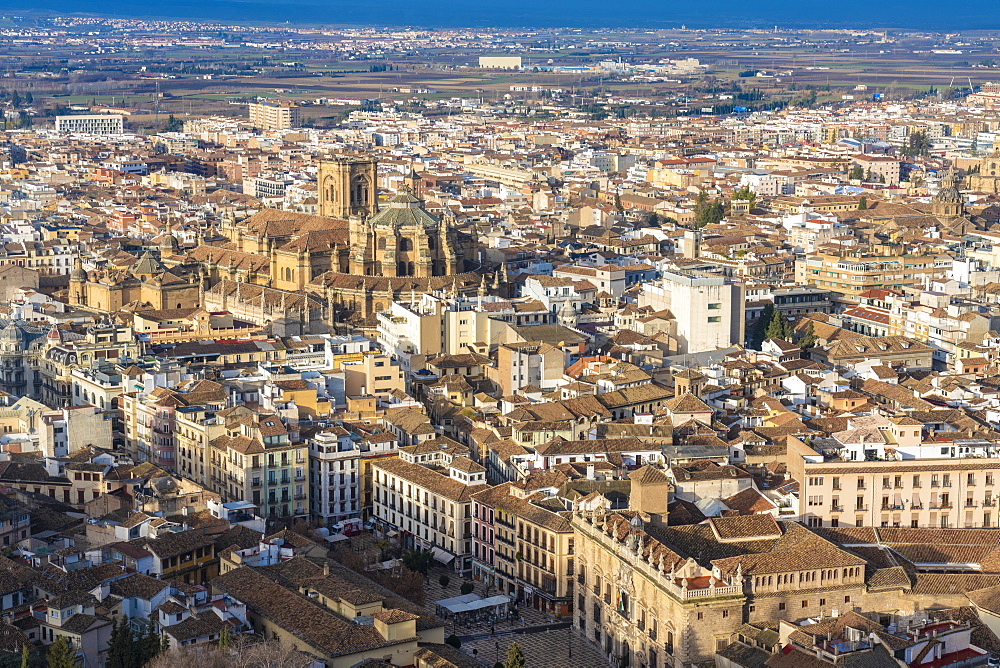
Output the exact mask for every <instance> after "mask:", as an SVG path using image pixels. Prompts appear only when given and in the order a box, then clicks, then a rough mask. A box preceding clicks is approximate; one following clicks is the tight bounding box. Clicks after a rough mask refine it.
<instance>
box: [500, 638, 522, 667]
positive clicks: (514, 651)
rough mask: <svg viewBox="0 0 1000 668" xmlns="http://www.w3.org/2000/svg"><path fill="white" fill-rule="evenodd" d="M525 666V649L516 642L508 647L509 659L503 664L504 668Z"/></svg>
mask: <svg viewBox="0 0 1000 668" xmlns="http://www.w3.org/2000/svg"><path fill="white" fill-rule="evenodd" d="M525 665H526V662H525V658H524V649H523V648H522V647H521V645H520V644H518V643H516V642H512V643H511V644H509V645H507V658H506V660H504V662H503V668H524V666H525Z"/></svg>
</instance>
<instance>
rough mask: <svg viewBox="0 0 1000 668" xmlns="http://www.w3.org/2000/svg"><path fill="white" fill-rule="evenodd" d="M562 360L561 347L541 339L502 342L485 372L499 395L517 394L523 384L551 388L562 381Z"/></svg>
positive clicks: (544, 388) (563, 358) (545, 388)
mask: <svg viewBox="0 0 1000 668" xmlns="http://www.w3.org/2000/svg"><path fill="white" fill-rule="evenodd" d="M564 360H565V355H564V354H563V351H562V350H561V349H559V348H557V347H556V346H552V345H549V344H548V343H545V342H543V341H528V342H525V343H505V344H502V345H500V346H499V347H498V348H497V364H496V366H495V367H489V368H488V369H487V375H488V376H490V377H491V378H492V380H494V381H496V383H497V384H498V385H499V386H500V387H501V389H502V390H503V391H502V394H503V395H509V394H517V393H518V391H520V389H521V388H522V387H525V386H527V385H534V386H535V387H540V388H542V389H543V390H552V389H555V388H556V387H558V386H559V385H560V384H562V383H563V371H564V368H565V365H564Z"/></svg>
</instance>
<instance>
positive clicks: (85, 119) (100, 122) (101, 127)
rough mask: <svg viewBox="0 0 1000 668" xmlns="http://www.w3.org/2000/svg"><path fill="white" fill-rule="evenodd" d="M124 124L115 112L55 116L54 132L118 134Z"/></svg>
mask: <svg viewBox="0 0 1000 668" xmlns="http://www.w3.org/2000/svg"><path fill="white" fill-rule="evenodd" d="M124 131H125V124H124V121H123V119H122V117H121V116H119V115H117V114H92V115H81V116H56V132H58V133H60V134H88V135H120V134H121V133H122V132H124Z"/></svg>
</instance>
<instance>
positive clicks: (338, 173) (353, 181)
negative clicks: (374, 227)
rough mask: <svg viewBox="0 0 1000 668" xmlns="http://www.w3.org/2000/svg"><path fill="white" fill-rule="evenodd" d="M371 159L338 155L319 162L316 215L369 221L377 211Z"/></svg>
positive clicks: (374, 179) (375, 186) (375, 176)
mask: <svg viewBox="0 0 1000 668" xmlns="http://www.w3.org/2000/svg"><path fill="white" fill-rule="evenodd" d="M376 166H377V165H376V162H375V159H374V158H363V157H354V156H341V157H337V158H331V159H329V160H322V161H320V163H319V177H318V179H317V180H318V189H319V213H320V215H321V216H329V217H331V218H349V217H350V216H359V217H362V218H368V217H370V216H373V215H375V214H376V213H377V212H378V194H377V193H378V190H377V180H376V178H377V174H376Z"/></svg>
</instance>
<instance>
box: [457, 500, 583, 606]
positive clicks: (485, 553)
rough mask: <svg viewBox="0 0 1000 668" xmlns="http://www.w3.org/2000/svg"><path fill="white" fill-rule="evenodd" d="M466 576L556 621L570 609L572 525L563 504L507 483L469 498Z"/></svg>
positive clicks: (572, 569) (572, 568) (572, 567)
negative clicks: (468, 568) (469, 544)
mask: <svg viewBox="0 0 1000 668" xmlns="http://www.w3.org/2000/svg"><path fill="white" fill-rule="evenodd" d="M472 508H473V518H474V523H473V537H474V543H473V550H472V553H473V557H472V576H473V577H474V578H475V579H477V580H480V581H482V582H486V583H487V584H488V585H493V586H495V587H496V588H497V590H498V591H499V592H501V593H503V594H507V595H508V596H510V597H511V598H512V599H515V600H520V601H524V602H525V603H527V604H528V605H530V606H531V607H532V608H535V609H536V610H544V611H546V612H550V613H553V614H555V615H558V616H560V617H565V616H568V615H571V614H572V610H573V571H574V565H573V558H574V557H573V551H574V542H573V527H572V526H571V525H570V520H569V515H570V513H569V512H568V510H566V508H565V506H564V502H563V501H562V500H561V499H558V498H556V497H549V496H546V495H545V494H543V493H541V492H529V491H528V490H526V489H522V488H519V487H517V486H515V485H513V484H511V483H505V484H503V485H497V486H496V487H491V488H489V489H485V490H483V491H481V492H477V493H475V494H474V495H473V496H472Z"/></svg>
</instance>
